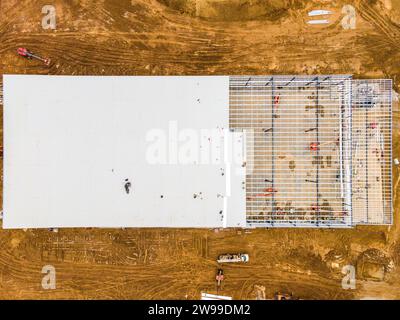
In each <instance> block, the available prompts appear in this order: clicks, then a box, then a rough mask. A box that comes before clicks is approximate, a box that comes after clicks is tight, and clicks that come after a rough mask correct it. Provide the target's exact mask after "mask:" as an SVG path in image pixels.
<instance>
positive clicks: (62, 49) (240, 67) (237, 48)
mask: <svg viewBox="0 0 400 320" xmlns="http://www.w3.org/2000/svg"><path fill="white" fill-rule="evenodd" d="M265 3H266V1H261V0H252V1H250V0H248V1H246V0H231V1H222V0H218V1H217V0H207V1H206V0H197V1H195V0H187V1H186V0H180V1H178V0H160V1H157V0H135V1H132V2H131V1H122V0H96V1H88V0H81V1H75V0H73V1H66V0H64V1H61V0H54V1H51V4H52V5H54V7H55V8H56V22H57V26H56V29H55V30H50V29H47V30H44V29H43V28H42V25H41V21H42V17H43V16H44V15H43V14H42V12H41V9H42V6H43V5H45V4H49V3H48V1H39V0H38V1H34V0H30V1H27V0H19V1H17V0H1V1H0V15H1V16H0V58H1V59H0V73H2V74H4V73H18V74H52V75H57V74H63V75H64V74H65V75H222V74H232V75H239V74H254V75H256V74H292V73H293V74H320V73H325V74H330V73H335V74H338V73H345V74H354V75H355V76H356V77H363V78H369V77H373V78H379V77H385V78H386V77H387V78H392V79H394V81H395V89H397V90H398V89H399V86H400V67H399V64H398V61H399V58H400V41H399V40H400V28H399V25H400V3H399V2H398V1H377V0H375V1H305V0H303V1H300V0H287V1H284V0H283V1H276V0H271V1H269V2H268V5H266V4H265ZM345 4H351V5H353V6H354V8H355V9H356V19H357V20H356V29H351V30H344V29H343V27H342V24H341V22H340V21H341V19H342V18H343V14H342V13H341V10H342V7H343V6H344V5H345ZM321 8H323V9H328V10H333V11H334V12H335V13H334V15H333V17H332V18H331V20H332V23H331V24H329V25H327V26H324V27H321V26H309V25H307V23H306V22H307V20H308V19H309V18H308V17H307V12H308V11H309V10H311V9H321ZM20 46H23V47H27V48H29V49H30V50H32V51H34V52H37V53H40V54H42V55H44V56H49V57H50V58H51V59H52V64H51V66H50V67H45V66H44V65H42V64H41V63H39V62H35V61H27V60H24V59H22V58H20V57H18V56H16V53H15V51H16V48H18V47H20ZM21 89H23V88H21ZM394 120H395V121H398V111H396V113H395V118H394ZM394 130H395V131H394V153H393V154H394V157H398V156H399V151H400V150H399V139H398V138H399V128H398V126H394ZM1 132H2V131H1ZM395 169H396V170H397V168H395ZM394 173H395V176H394V185H395V186H397V187H398V186H399V184H398V183H395V182H396V181H397V178H398V172H397V171H394ZM397 189H398V188H396V190H394V194H395V197H396V202H395V208H396V211H395V225H394V226H393V227H391V228H387V227H357V228H355V229H352V230H307V229H303V230H295V229H291V230H266V229H263V230H252V231H251V233H245V232H244V231H243V230H242V231H240V230H225V231H218V232H216V231H215V230H165V229H148V230H143V229H126V230H114V229H113V230H111V229H88V230H86V229H85V230H82V229H79V230H78V229H65V230H60V231H59V232H58V233H52V232H49V231H47V230H28V231H26V232H24V231H22V230H21V231H5V230H0V298H2V299H11V298H18V299H24V298H25V299H26V298H39V299H48V298H82V299H87V298H90V299H93V298H104V299H108V298H110V299H111V298H121V299H128V298H129V299H136V298H144V299H155V298H158V299H169V298H175V299H186V298H189V299H190V298H192V299H198V298H199V297H200V292H201V291H202V290H205V291H208V292H215V281H214V276H215V272H216V269H217V265H216V262H215V258H216V256H217V255H218V254H219V253H223V252H229V251H245V252H248V253H249V254H250V259H251V261H250V263H249V264H246V265H235V266H229V267H224V271H225V275H226V281H225V284H224V288H223V291H222V292H221V293H223V294H226V295H231V296H233V298H235V299H245V298H248V299H255V298H256V296H257V293H258V291H257V288H260V286H264V287H265V294H266V297H267V298H270V297H272V295H273V293H274V292H275V291H279V290H280V291H291V292H293V293H294V295H296V296H298V297H300V298H303V299H350V298H360V297H371V296H380V297H383V298H399V295H400V290H399V289H400V269H399V268H397V265H398V263H400V259H399V258H400V255H399V252H400V251H399V250H400V246H399V244H400V243H399V242H398V239H399V237H398V234H399V232H400V231H399V230H398V226H399V221H398V218H399V216H398V212H397V211H398V208H399V201H398V200H397V193H396V192H397ZM371 248H375V249H378V250H379V252H381V253H382V254H384V255H385V256H386V257H387V258H388V259H390V260H392V261H393V262H394V264H395V266H396V267H395V268H394V269H390V270H391V272H388V273H387V274H386V277H385V280H384V281H381V282H372V281H358V282H357V289H356V290H343V289H342V288H341V279H342V276H343V275H342V274H341V273H340V270H339V271H338V270H335V269H332V268H330V267H329V266H331V264H330V263H328V262H329V261H330V260H329V256H332V254H331V255H329V254H328V253H329V252H331V253H332V250H335V251H334V252H335V253H336V255H340V256H341V257H342V261H341V263H350V264H354V265H356V263H357V261H359V257H360V255H361V254H362V253H363V252H365V251H366V250H368V249H371ZM49 264H50V265H53V266H54V267H55V268H56V272H57V278H56V279H57V288H56V289H55V290H43V289H42V287H41V280H42V277H43V274H41V270H42V267H43V266H44V265H49ZM388 270H389V269H388ZM360 277H361V275H359V276H358V278H359V279H360Z"/></svg>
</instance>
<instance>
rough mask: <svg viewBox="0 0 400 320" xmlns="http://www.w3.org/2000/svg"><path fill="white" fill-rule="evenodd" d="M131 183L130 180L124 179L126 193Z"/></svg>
mask: <svg viewBox="0 0 400 320" xmlns="http://www.w3.org/2000/svg"><path fill="white" fill-rule="evenodd" d="M131 186H132V184H131V183H130V181H129V180H128V179H125V191H126V193H127V194H129V190H130V188H131Z"/></svg>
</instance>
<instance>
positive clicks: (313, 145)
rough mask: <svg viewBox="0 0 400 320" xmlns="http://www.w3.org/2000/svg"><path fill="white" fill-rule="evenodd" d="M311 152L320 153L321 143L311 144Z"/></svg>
mask: <svg viewBox="0 0 400 320" xmlns="http://www.w3.org/2000/svg"><path fill="white" fill-rule="evenodd" d="M310 150H311V151H318V150H319V143H318V142H312V143H311V144H310Z"/></svg>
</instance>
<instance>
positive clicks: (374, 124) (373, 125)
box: [369, 122, 378, 129]
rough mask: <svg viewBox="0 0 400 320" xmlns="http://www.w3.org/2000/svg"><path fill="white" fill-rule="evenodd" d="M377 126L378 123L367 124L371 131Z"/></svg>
mask: <svg viewBox="0 0 400 320" xmlns="http://www.w3.org/2000/svg"><path fill="white" fill-rule="evenodd" d="M377 126H378V123H376V122H371V123H370V124H369V127H370V128H371V129H376V128H377Z"/></svg>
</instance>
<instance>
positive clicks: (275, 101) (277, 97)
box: [274, 95, 281, 107]
mask: <svg viewBox="0 0 400 320" xmlns="http://www.w3.org/2000/svg"><path fill="white" fill-rule="evenodd" d="M280 98H281V96H280V95H277V96H274V107H277V106H278V105H279V100H280Z"/></svg>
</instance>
